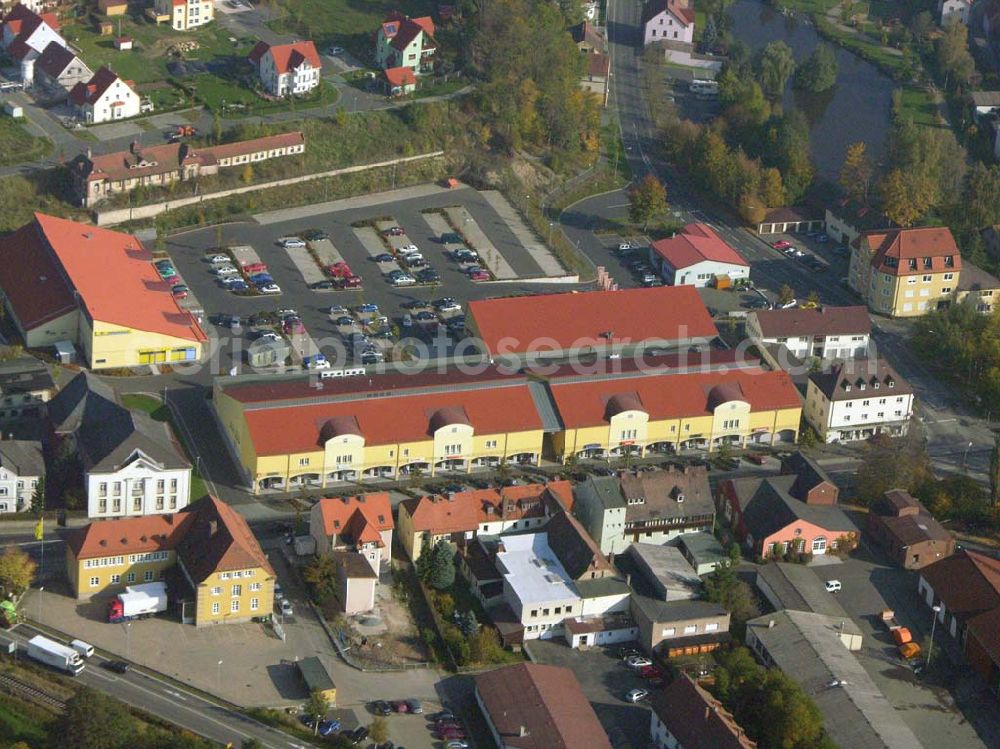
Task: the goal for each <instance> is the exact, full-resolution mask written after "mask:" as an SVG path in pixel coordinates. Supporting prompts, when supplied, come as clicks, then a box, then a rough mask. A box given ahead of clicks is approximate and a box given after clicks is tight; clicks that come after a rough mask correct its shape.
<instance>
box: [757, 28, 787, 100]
mask: <svg viewBox="0 0 1000 749" xmlns="http://www.w3.org/2000/svg"><path fill="white" fill-rule="evenodd" d="M756 62H757V64H756V68H757V80H758V81H760V85H761V88H763V89H764V93H765V94H767V95H768V97H770V98H772V99H777V98H780V97H781V95H782V94H783V93H784V91H785V84H786V83H788V79H789V78H790V77H791V75H792V72H793V71H794V70H795V56H794V55H793V54H792V48H791V47H789V46H788V45H787V44H785V43H784V42H782V41H776V42H770V43H768V45H767V46H766V47H764V49H763V50H762V51H761V53H760V55H759V56H758V58H757V61H756Z"/></svg>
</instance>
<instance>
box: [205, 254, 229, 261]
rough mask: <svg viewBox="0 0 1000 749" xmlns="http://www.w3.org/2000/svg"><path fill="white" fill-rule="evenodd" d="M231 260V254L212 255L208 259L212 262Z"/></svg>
mask: <svg viewBox="0 0 1000 749" xmlns="http://www.w3.org/2000/svg"><path fill="white" fill-rule="evenodd" d="M229 260H230V257H229V255H212V257H210V258H209V259H208V262H210V263H228V262H229Z"/></svg>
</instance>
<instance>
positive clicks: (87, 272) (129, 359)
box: [0, 213, 206, 369]
mask: <svg viewBox="0 0 1000 749" xmlns="http://www.w3.org/2000/svg"><path fill="white" fill-rule="evenodd" d="M0 289H2V290H3V293H4V299H5V304H6V306H7V310H8V312H9V313H10V317H11V320H12V321H13V322H14V323H15V325H16V326H17V328H18V330H19V332H20V333H21V335H22V337H23V338H24V341H25V345H26V346H28V347H29V348H35V347H45V346H52V345H54V344H56V343H60V342H69V343H73V344H76V345H77V346H79V347H80V349H82V351H83V353H84V358H85V359H86V360H87V363H88V364H89V365H90V367H91V368H93V369H109V368H118V367H135V366H140V365H144V364H154V363H160V362H192V361H197V360H198V359H200V358H201V354H202V345H203V344H204V342H205V340H206V337H205V333H204V331H203V330H202V329H201V327H200V326H199V324H198V321H197V320H196V319H195V317H194V316H193V315H192V314H191V313H190V312H188V311H187V310H185V309H183V308H182V307H180V306H179V304H178V302H177V300H175V299H174V298H173V296H172V295H171V293H170V286H169V285H168V284H167V283H166V282H165V281H164V280H162V279H161V278H160V276H159V275H158V274H157V272H156V269H155V267H154V266H153V264H152V256H151V254H150V253H149V251H148V250H146V248H145V247H143V245H142V243H141V242H140V241H139V240H138V239H137V238H136V237H134V236H132V235H131V234H125V233H122V232H117V231H111V230H109V229H101V228H98V227H94V226H89V225H87V224H81V223H78V222H75V221H69V220H67V219H62V218H56V217H54V216H47V215H45V214H44V213H35V218H34V220H33V221H32V222H31V223H28V224H25V225H24V226H22V227H21V228H20V229H18V230H17V231H15V232H14V233H13V234H10V235H8V236H6V237H4V238H3V239H0Z"/></svg>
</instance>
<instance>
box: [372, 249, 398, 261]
mask: <svg viewBox="0 0 1000 749" xmlns="http://www.w3.org/2000/svg"><path fill="white" fill-rule="evenodd" d="M395 259H396V258H394V257H393V256H392V255H390V254H389V253H388V252H383V253H381V254H379V255H375V256H374V257H373V258H372V260H374V261H375V262H376V263H391V262H393V261H394V260H395Z"/></svg>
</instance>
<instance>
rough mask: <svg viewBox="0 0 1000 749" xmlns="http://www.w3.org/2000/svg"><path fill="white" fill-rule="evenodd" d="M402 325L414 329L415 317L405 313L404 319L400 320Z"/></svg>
mask: <svg viewBox="0 0 1000 749" xmlns="http://www.w3.org/2000/svg"><path fill="white" fill-rule="evenodd" d="M400 323H401V325H402V326H403V327H404V328H412V327H413V315H411V314H410V313H409V312H407V313H405V314H404V315H403V317H402V319H401V320H400Z"/></svg>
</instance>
